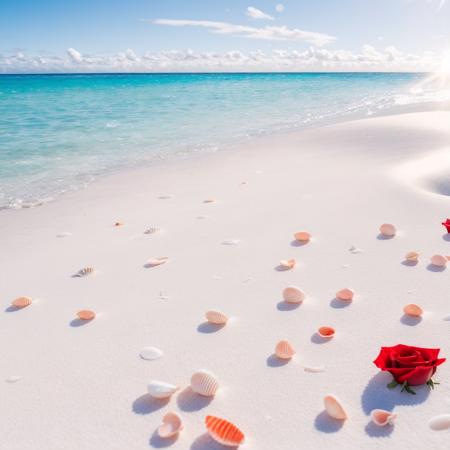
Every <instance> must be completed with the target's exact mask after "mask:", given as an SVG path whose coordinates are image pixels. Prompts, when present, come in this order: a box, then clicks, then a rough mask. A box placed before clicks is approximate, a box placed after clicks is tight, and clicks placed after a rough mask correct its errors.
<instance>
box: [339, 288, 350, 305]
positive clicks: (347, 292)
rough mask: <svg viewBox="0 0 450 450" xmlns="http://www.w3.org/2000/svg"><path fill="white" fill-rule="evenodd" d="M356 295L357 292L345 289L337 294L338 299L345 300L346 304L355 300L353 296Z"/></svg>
mask: <svg viewBox="0 0 450 450" xmlns="http://www.w3.org/2000/svg"><path fill="white" fill-rule="evenodd" d="M354 295H355V291H354V290H353V289H350V288H344V289H341V290H340V291H338V292H336V298H337V299H339V300H344V301H346V302H350V301H352V300H353V296H354Z"/></svg>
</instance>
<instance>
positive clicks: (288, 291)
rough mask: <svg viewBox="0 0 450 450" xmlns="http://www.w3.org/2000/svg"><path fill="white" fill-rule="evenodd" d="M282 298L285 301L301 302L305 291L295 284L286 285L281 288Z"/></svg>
mask: <svg viewBox="0 0 450 450" xmlns="http://www.w3.org/2000/svg"><path fill="white" fill-rule="evenodd" d="M283 299H284V301H285V302H287V303H301V302H302V301H303V300H304V299H305V293H304V292H303V291H302V290H301V289H300V288H298V287H297V286H287V287H285V288H284V289H283Z"/></svg>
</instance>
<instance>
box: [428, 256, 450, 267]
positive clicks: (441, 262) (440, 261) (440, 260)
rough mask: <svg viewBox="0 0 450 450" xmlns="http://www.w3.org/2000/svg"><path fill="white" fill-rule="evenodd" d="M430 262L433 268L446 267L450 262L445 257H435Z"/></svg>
mask: <svg viewBox="0 0 450 450" xmlns="http://www.w3.org/2000/svg"><path fill="white" fill-rule="evenodd" d="M430 260H431V264H433V266H438V267H445V266H446V265H447V262H448V260H447V258H446V257H445V256H444V255H433V256H432V257H431V259H430Z"/></svg>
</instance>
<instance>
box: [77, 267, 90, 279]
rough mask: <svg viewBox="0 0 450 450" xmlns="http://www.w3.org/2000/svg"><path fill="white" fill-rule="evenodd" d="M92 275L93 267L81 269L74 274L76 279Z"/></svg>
mask: <svg viewBox="0 0 450 450" xmlns="http://www.w3.org/2000/svg"><path fill="white" fill-rule="evenodd" d="M93 273H94V268H93V267H83V268H82V269H80V270H79V271H78V272H77V273H76V276H77V277H86V276H87V275H92V274H93Z"/></svg>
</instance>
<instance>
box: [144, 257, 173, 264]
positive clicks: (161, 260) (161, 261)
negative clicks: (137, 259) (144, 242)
mask: <svg viewBox="0 0 450 450" xmlns="http://www.w3.org/2000/svg"><path fill="white" fill-rule="evenodd" d="M168 260H169V257H168V256H159V257H158V258H153V259H149V260H148V261H147V266H148V267H156V266H160V265H161V264H164V263H166V262H167V261H168Z"/></svg>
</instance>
